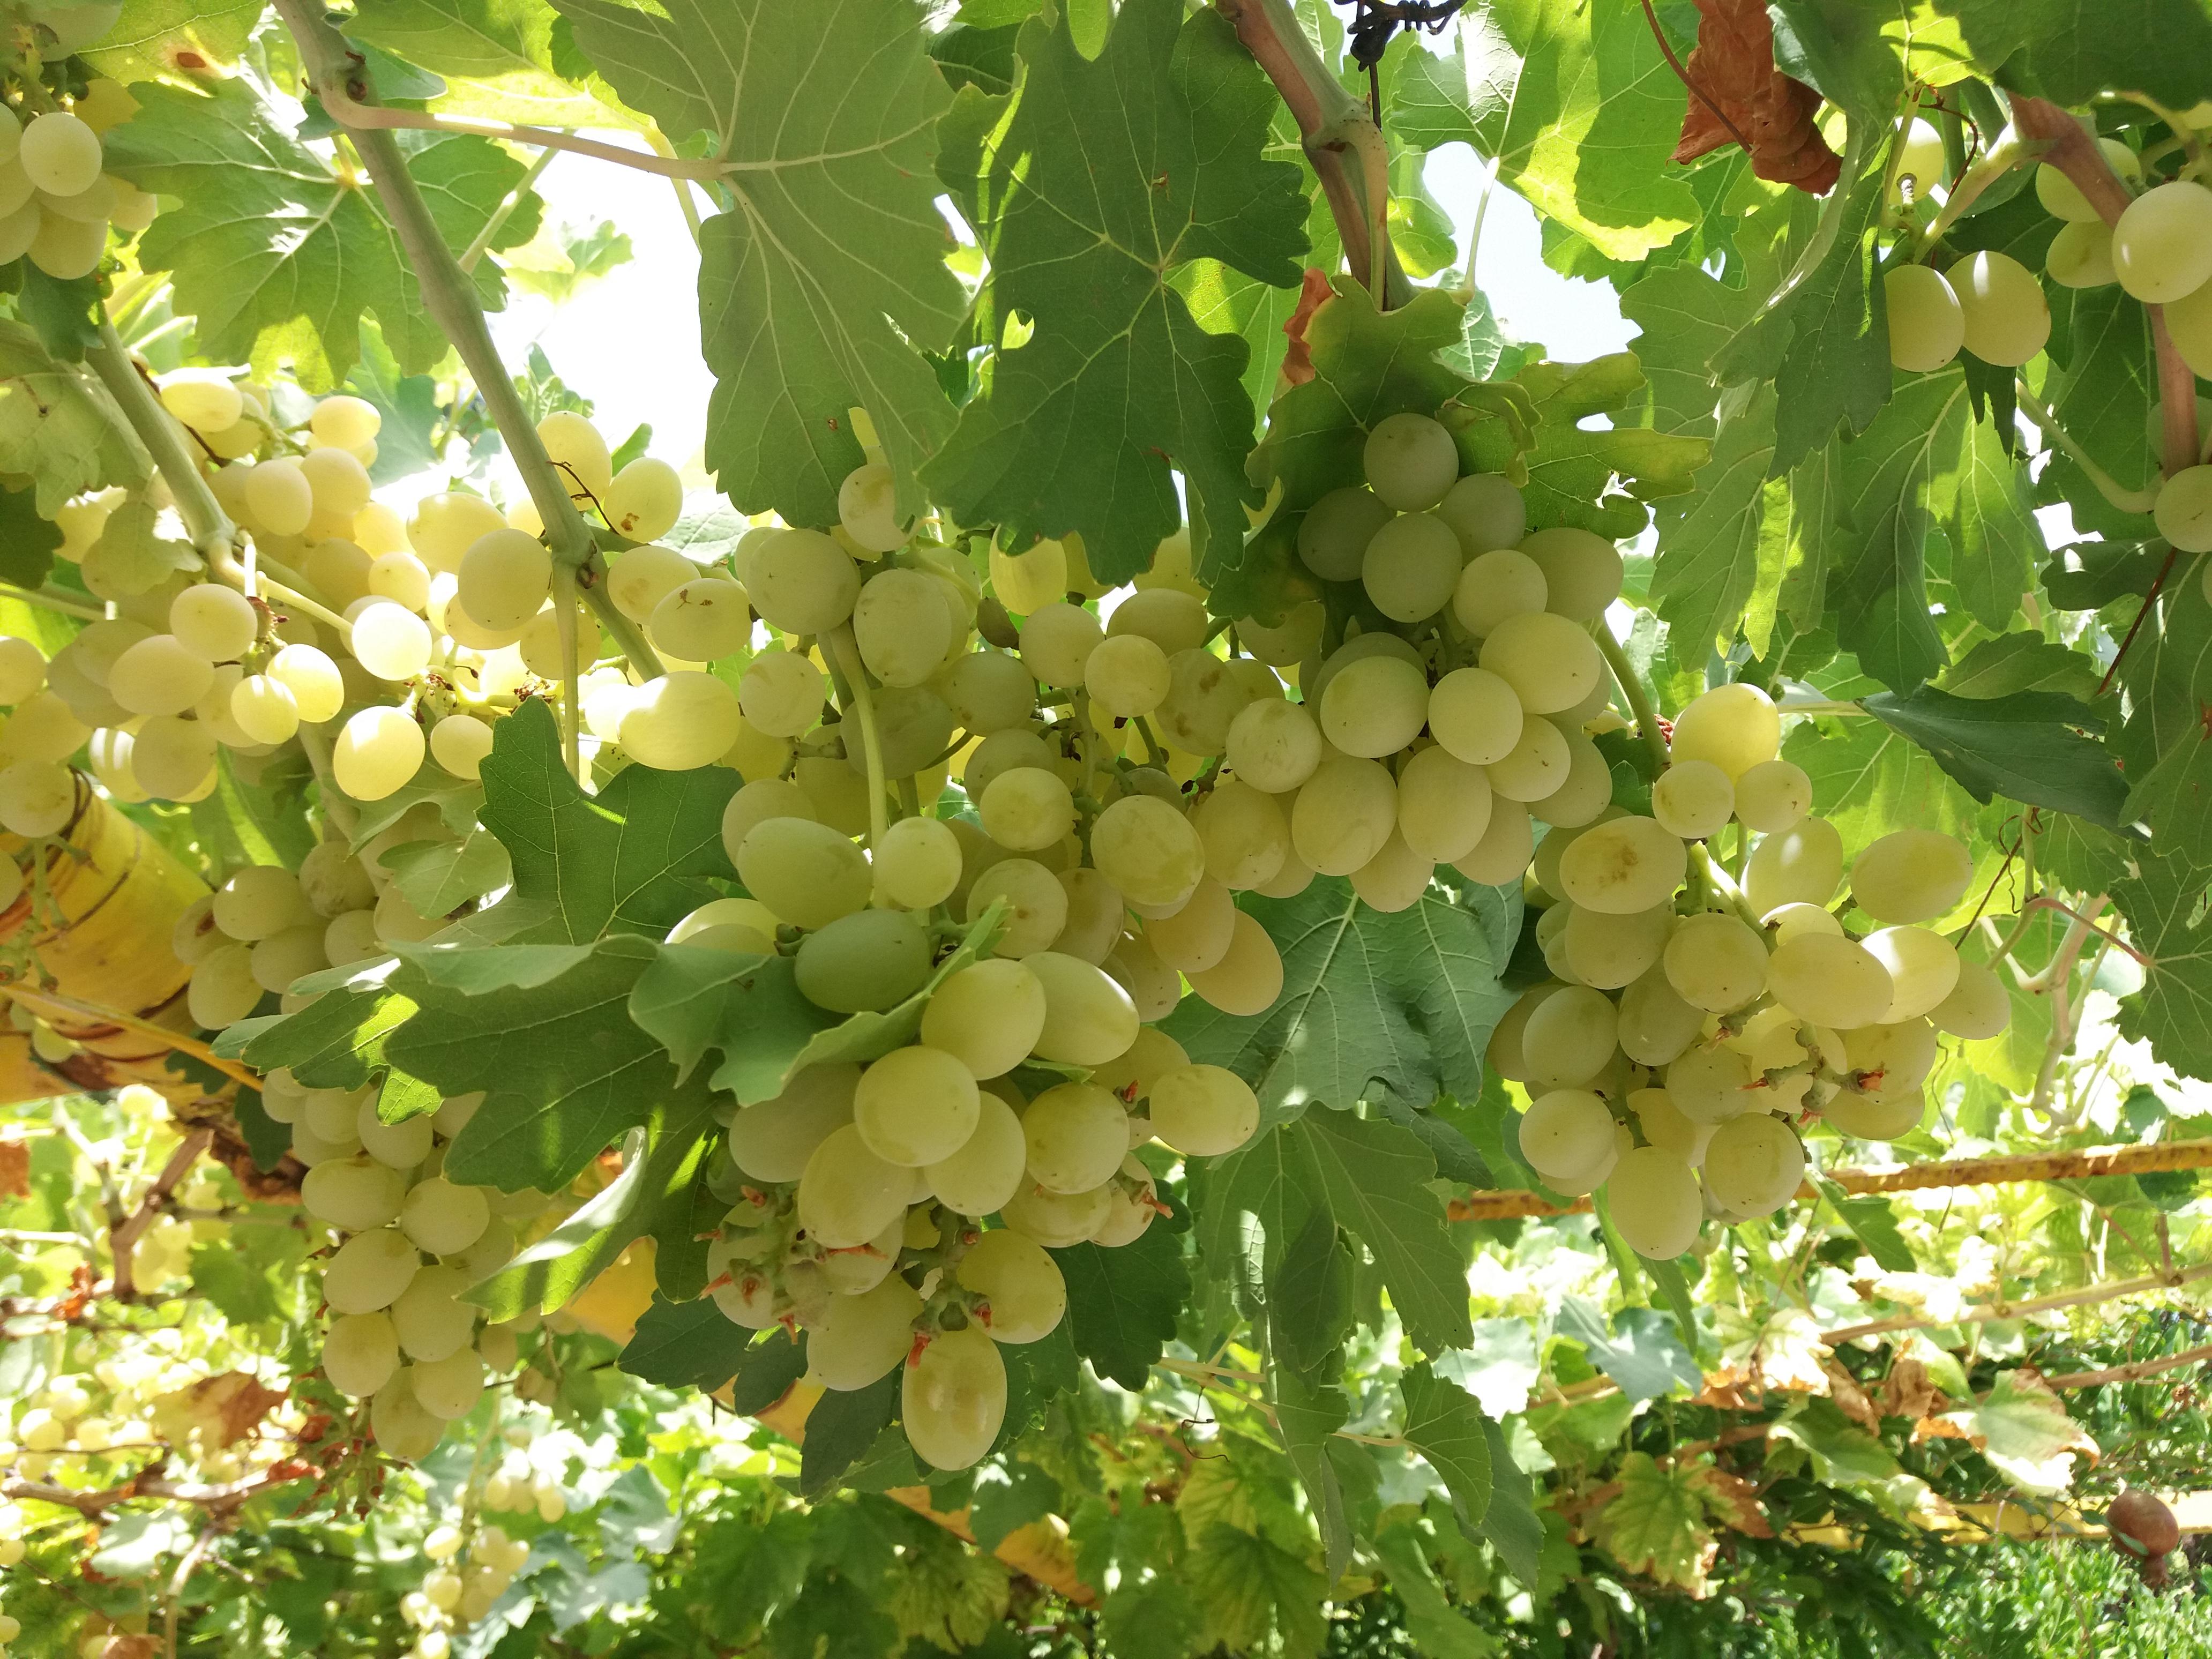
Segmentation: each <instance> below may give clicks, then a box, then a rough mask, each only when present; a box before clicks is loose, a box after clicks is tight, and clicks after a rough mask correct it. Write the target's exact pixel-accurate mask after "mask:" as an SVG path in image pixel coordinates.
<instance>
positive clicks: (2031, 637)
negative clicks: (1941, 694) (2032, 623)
mask: <svg viewBox="0 0 2212 1659" xmlns="http://www.w3.org/2000/svg"><path fill="white" fill-rule="evenodd" d="M2097 679H2098V674H2097V662H2096V659H2095V658H2093V657H2092V656H2090V655H2089V654H2088V653H2087V652H2083V651H2076V650H2075V649H2074V648H2073V647H2070V646H2064V645H2061V644H2059V643H2058V642H2057V641H2056V640H2046V639H2045V638H2044V637H2043V635H2040V634H2000V635H1997V636H1996V638H1994V639H1988V640H1984V641H1981V642H1980V643H1979V644H1978V645H1976V646H1975V647H1974V648H1973V649H1972V650H1971V651H1969V652H1967V653H1966V655H1965V656H1963V657H1961V658H1960V659H1959V660H1958V661H1956V662H1954V663H1953V664H1952V665H1950V667H1948V668H1947V669H1945V670H1944V671H1943V678H1942V679H1941V680H1940V681H1938V682H1937V684H1940V685H1941V686H1942V689H1943V690H1946V691H1948V692H1949V693H1951V695H1952V696H1958V697H2002V696H2005V695H2007V694H2008V693H2009V692H2014V691H2063V692H2064V693H2066V694H2067V695H2068V696H2074V697H2080V698H2081V699H2082V700H2083V701H2084V702H2087V700H2088V699H2089V698H2091V697H2093V696H2095V695H2096V692H2097Z"/></svg>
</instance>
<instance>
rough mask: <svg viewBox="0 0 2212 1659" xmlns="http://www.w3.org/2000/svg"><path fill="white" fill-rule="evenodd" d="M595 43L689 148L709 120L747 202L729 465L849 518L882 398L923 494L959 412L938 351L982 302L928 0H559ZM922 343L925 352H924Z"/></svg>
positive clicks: (719, 466) (905, 477)
mask: <svg viewBox="0 0 2212 1659" xmlns="http://www.w3.org/2000/svg"><path fill="white" fill-rule="evenodd" d="M556 4H557V6H558V8H559V9H560V11H561V13H562V15H563V16H565V17H567V18H568V20H569V21H570V22H571V23H572V24H573V25H574V29H575V38H576V44H577V46H579V47H580V48H581V49H582V50H583V52H585V53H586V55H587V56H588V57H589V58H591V60H592V63H594V64H597V65H598V66H599V71H600V73H601V74H603V75H605V76H606V78H607V79H608V81H609V82H611V83H612V84H613V86H614V88H615V89H616V90H617V92H619V93H620V94H622V97H623V101H624V102H625V103H627V104H629V106H631V107H632V108H634V109H636V110H640V111H642V112H644V113H646V114H647V115H650V116H652V117H653V119H655V120H656V121H658V122H659V124H660V127H661V131H664V132H665V133H666V134H667V135H668V137H670V138H671V140H672V141H674V142H675V143H678V144H683V143H687V142H688V141H690V139H691V138H692V137H694V135H696V134H698V133H701V132H704V133H707V134H708V135H709V136H710V137H712V138H713V139H714V145H713V149H712V153H713V154H714V155H720V156H721V157H723V158H725V159H726V160H727V161H730V162H732V164H733V165H734V170H733V171H732V172H731V173H726V174H725V175H723V178H722V181H721V182H722V184H723V185H724V186H725V187H726V189H727V190H728V191H729V192H730V196H731V199H732V208H731V210H729V211H728V212H726V213H720V214H717V215H715V216H714V217H713V218H711V219H709V220H708V222H707V223H706V226H705V228H704V233H703V236H702V245H701V262H700V267H699V332H700V340H701V346H702V350H703V351H704V353H705V355H706V359H707V366H708V368H711V369H712V370H714V380H715V385H714V399H713V401H712V403H711V404H709V406H708V414H707V465H708V466H709V467H711V468H712V469H713V470H714V473H715V477H716V480H717V482H718V483H720V485H721V487H722V489H723V490H724V492H725V493H726V494H727V495H729V496H730V497H731V498H732V500H733V501H736V502H737V503H738V505H739V506H740V507H744V508H745V509H746V510H747V511H754V510H757V509H761V508H765V507H774V508H775V510H776V511H777V512H779V513H782V514H783V515H784V517H785V518H786V519H787V520H790V521H791V522H792V523H793V524H806V525H827V524H834V523H836V518H837V511H836V509H837V486H838V485H839V483H842V481H843V479H844V477H845V475H846V474H847V473H848V472H850V471H852V470H853V469H854V467H856V466H859V465H860V463H861V461H862V460H863V459H865V457H864V456H863V454H862V453H861V449H860V443H859V441H858V440H857V439H856V438H855V437H854V434H853V432H852V431H851V429H850V423H849V422H848V418H847V414H846V411H847V410H848V409H850V408H853V407H855V406H858V407H860V408H862V409H865V410H867V412H868V415H869V417H870V418H871V419H872V421H873V422H874V423H875V428H876V432H877V434H878V438H879V440H880V441H881V442H882V444H883V446H884V452H885V453H886V455H887V456H888V458H889V459H890V464H891V466H892V469H893V471H894V472H895V474H896V477H897V481H898V498H899V504H900V506H901V507H902V509H903V510H905V511H908V512H913V511H917V510H919V509H920V507H921V505H922V500H921V490H920V489H919V487H918V486H917V485H916V484H915V479H914V474H915V470H916V469H917V468H918V467H919V466H920V465H921V463H922V461H923V459H925V458H926V457H927V456H928V455H930V454H932V453H935V452H936V451H937V450H938V449H939V447H941V446H942V445H943V443H944V442H945V435H946V434H947V432H948V431H949V430H950V429H951V418H952V410H951V405H950V404H948V403H947V402H946V401H945V394H944V393H943V392H941V391H940V390H939V387H938V384H937V378H936V375H935V374H934V373H933V371H932V370H931V368H930V367H929V365H928V363H927V362H925V361H924V360H923V358H922V356H921V351H922V350H927V351H939V352H941V351H944V350H946V349H949V348H950V347H951V344H952V342H953V339H954V337H955V335H956V333H957V330H958V328H959V325H960V320H961V317H962V313H963V310H964V308H965V307H964V306H963V301H962V296H961V291H960V284H959V283H958V282H957V281H956V280H955V279H954V277H953V276H952V274H951V271H949V270H946V269H945V264H944V257H945V254H946V253H947V252H951V237H950V235H949V234H948V233H947V232H946V230H945V222H944V221H943V220H942V219H941V218H939V216H938V213H937V210H936V208H935V206H934V205H933V197H935V195H936V187H935V180H934V177H933V172H932V162H933V156H934V154H935V150H936V145H937V139H936V124H937V118H938V117H939V115H940V114H941V113H942V112H943V111H944V109H945V104H946V101H947V100H948V98H949V97H950V94H949V93H948V92H947V90H946V88H945V83H944V82H943V81H942V80H941V79H939V76H938V74H937V71H936V70H935V69H934V68H933V66H932V64H931V63H930V59H929V57H928V54H927V52H926V51H925V45H926V40H927V37H926V36H925V35H924V34H923V33H922V28H921V22H922V18H921V13H920V12H919V11H918V10H917V9H915V7H913V6H912V5H910V4H908V3H906V0H826V3H823V4H818V5H811V6H793V5H790V4H788V3H786V0H657V3H655V4H654V5H653V7H652V8H651V9H647V8H645V7H642V6H638V5H633V4H618V3H615V0H556ZM916 348H920V350H917V349H916Z"/></svg>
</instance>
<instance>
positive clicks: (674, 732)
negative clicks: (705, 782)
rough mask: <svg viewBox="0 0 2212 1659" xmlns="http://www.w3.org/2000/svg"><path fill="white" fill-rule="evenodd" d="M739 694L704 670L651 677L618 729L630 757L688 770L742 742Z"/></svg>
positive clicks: (655, 765)
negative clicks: (739, 741) (738, 740)
mask: <svg viewBox="0 0 2212 1659" xmlns="http://www.w3.org/2000/svg"><path fill="white" fill-rule="evenodd" d="M618 731H619V734H620V741H621V743H622V746H623V750H625V751H626V752H627V753H628V754H629V757H630V758H631V759H632V760H634V761H635V762H637V763H639V764H640V765H641V766H650V767H653V768H655V769H659V770H661V771H665V772H683V771H689V770H690V769H692V768H694V767H698V766H707V765H711V764H712V763H714V762H715V761H717V760H720V758H721V757H722V756H723V755H724V753H726V751H727V750H728V749H729V747H730V745H731V744H732V743H733V742H735V741H736V740H737V737H738V694H737V693H736V692H734V691H732V690H730V688H729V685H728V684H727V683H726V681H723V680H720V679H717V678H715V677H714V675H712V674H709V673H707V672H705V671H702V670H699V669H688V668H679V669H677V670H675V671H673V672H671V673H668V674H665V675H663V676H662V677H661V678H659V679H657V680H647V682H646V683H645V684H643V685H641V686H640V687H638V688H637V694H636V696H635V697H634V698H633V699H632V701H631V702H630V705H629V708H628V709H627V710H625V711H624V713H623V717H622V724H621V726H620V727H619V728H618Z"/></svg>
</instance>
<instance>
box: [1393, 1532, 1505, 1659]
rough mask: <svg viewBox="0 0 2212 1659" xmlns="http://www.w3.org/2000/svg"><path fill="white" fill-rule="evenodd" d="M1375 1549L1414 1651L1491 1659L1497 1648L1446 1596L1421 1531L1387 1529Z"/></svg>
mask: <svg viewBox="0 0 2212 1659" xmlns="http://www.w3.org/2000/svg"><path fill="white" fill-rule="evenodd" d="M1374 1545H1375V1553H1376V1555H1377V1556H1378V1557H1379V1558H1380V1559H1381V1560H1382V1562H1383V1566H1384V1568H1385V1569H1387V1570H1388V1571H1389V1575H1390V1589H1392V1591H1393V1592H1394V1593H1395V1595H1397V1598H1398V1601H1399V1604H1400V1605H1401V1607H1403V1608H1404V1609H1405V1620H1406V1634H1407V1636H1408V1637H1410V1638H1412V1639H1413V1644H1414V1648H1413V1650H1414V1651H1415V1652H1416V1653H1419V1654H1421V1655H1423V1656H1425V1659H1491V1656H1492V1654H1493V1653H1494V1652H1495V1651H1496V1650H1495V1649H1494V1648H1492V1645H1491V1644H1490V1638H1488V1637H1487V1636H1486V1635H1485V1634H1484V1633H1483V1632H1480V1631H1479V1630H1478V1629H1476V1627H1475V1626H1474V1621H1473V1620H1469V1619H1468V1618H1466V1617H1464V1616H1462V1613H1460V1611H1459V1609H1458V1608H1457V1607H1455V1606H1454V1605H1453V1603H1452V1601H1451V1598H1450V1597H1449V1596H1447V1595H1445V1594H1444V1587H1443V1585H1442V1584H1441V1583H1438V1582H1437V1575H1436V1573H1435V1571H1433V1570H1432V1569H1431V1567H1430V1565H1429V1562H1428V1554H1427V1551H1426V1549H1425V1547H1424V1545H1423V1542H1422V1534H1421V1533H1420V1532H1419V1530H1417V1529H1416V1528H1414V1527H1413V1526H1411V1525H1403V1524H1401V1525H1395V1526H1390V1527H1386V1528H1384V1529H1383V1533H1382V1534H1381V1535H1380V1536H1378V1537H1377V1538H1376V1539H1375V1541H1374Z"/></svg>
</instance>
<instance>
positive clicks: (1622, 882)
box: [1559, 817, 1689, 915]
mask: <svg viewBox="0 0 2212 1659" xmlns="http://www.w3.org/2000/svg"><path fill="white" fill-rule="evenodd" d="M1688 867H1689V861H1688V858H1687V855H1686V854H1685V853H1684V852H1683V850H1682V842H1681V839H1680V837H1679V836H1674V835H1671V834H1669V833H1668V831H1667V829H1665V828H1664V827H1663V826H1662V825H1661V824H1659V823H1656V821H1654V820H1653V819H1650V818H1645V817H1621V818H1615V819H1613V821H1612V822H1610V823H1600V824H1598V825H1596V826H1595V827H1594V828H1592V829H1589V830H1588V831H1586V832H1585V833H1584V834H1583V835H1582V836H1579V837H1577V840H1576V841H1575V843H1574V844H1573V845H1572V846H1571V847H1570V848H1567V850H1566V852H1565V854H1564V855H1563V856H1562V857H1561V859H1560V860H1559V878H1560V881H1561V884H1563V886H1564V887H1565V890H1566V896H1568V897H1569V898H1571V899H1572V900H1573V901H1574V902H1576V903H1577V904H1581V905H1587V906H1589V908H1591V909H1594V910H1606V911H1610V912H1612V913H1613V915H1627V914H1630V913H1631V912H1633V911H1638V910H1648V909H1650V908H1651V907H1652V906H1653V905H1655V904H1657V903H1660V902H1662V901H1663V900H1664V899H1665V898H1666V897H1667V896H1668V894H1670V893H1672V892H1673V891H1674V889H1675V888H1677V887H1679V886H1680V885H1681V884H1682V878H1683V876H1684V875H1685V874H1686V872H1687V870H1688Z"/></svg>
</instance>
